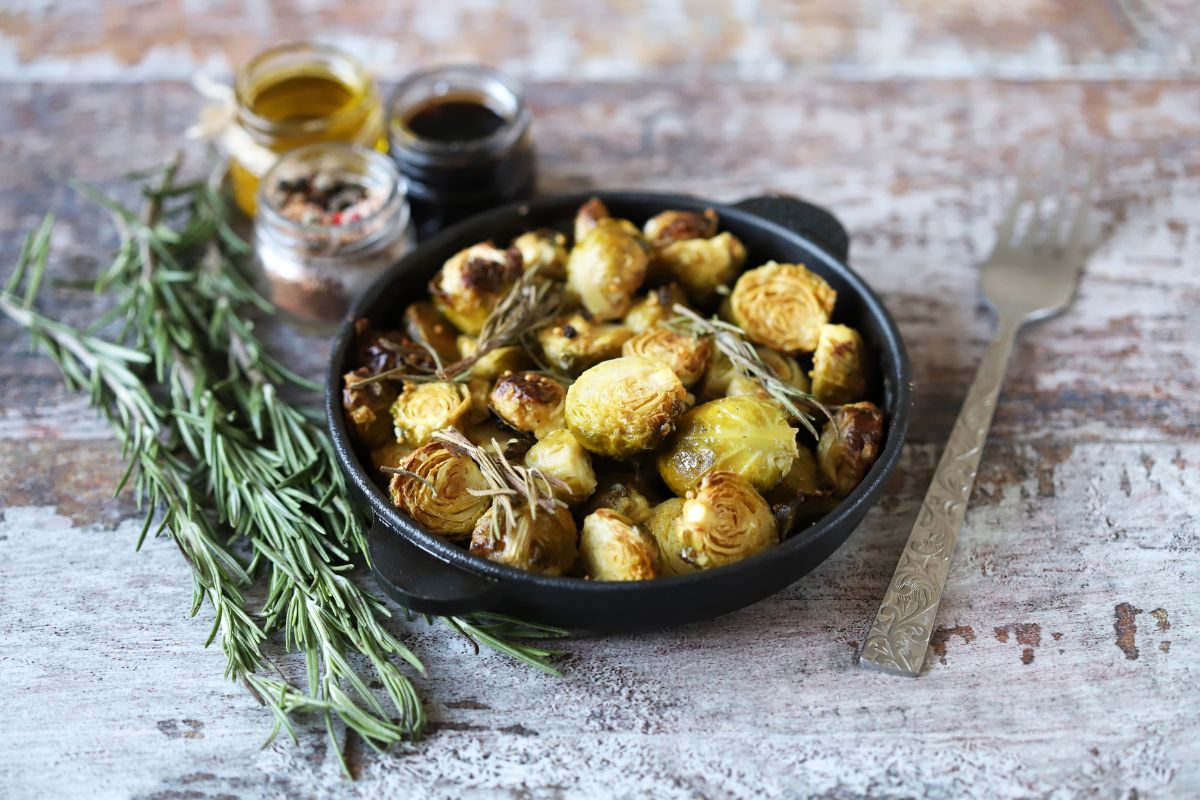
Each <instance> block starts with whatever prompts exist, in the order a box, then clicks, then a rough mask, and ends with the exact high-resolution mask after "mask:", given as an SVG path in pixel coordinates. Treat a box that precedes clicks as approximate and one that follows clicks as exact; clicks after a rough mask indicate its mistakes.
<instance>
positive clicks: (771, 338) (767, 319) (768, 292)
mask: <svg viewBox="0 0 1200 800" xmlns="http://www.w3.org/2000/svg"><path fill="white" fill-rule="evenodd" d="M836 300H837V292H835V291H834V290H833V287H832V286H830V285H829V284H828V283H826V282H825V279H824V278H822V277H821V276H820V275H817V274H816V273H814V272H810V271H809V270H808V269H806V268H805V267H804V266H802V265H800V264H777V263H775V262H774V261H771V262H769V263H767V264H765V265H764V266H761V267H758V268H757V269H752V270H749V271H748V272H745V273H743V275H742V277H740V278H738V282H737V284H736V285H735V286H734V287H733V294H732V295H730V298H729V313H730V316H731V317H732V318H733V322H734V323H735V324H736V325H737V326H738V327H740V328H741V329H742V330H743V331H745V332H746V336H747V337H749V338H750V339H751V340H752V341H754V342H757V343H758V344H765V345H767V346H769V347H774V348H776V349H778V350H782V351H784V352H786V353H810V352H812V351H813V350H815V349H816V347H817V339H818V337H819V335H820V331H821V326H822V325H824V324H825V323H827V322H829V315H830V314H831V313H832V312H833V304H834V302H835V301H836Z"/></svg>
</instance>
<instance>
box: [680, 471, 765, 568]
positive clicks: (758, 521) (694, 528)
mask: <svg viewBox="0 0 1200 800" xmlns="http://www.w3.org/2000/svg"><path fill="white" fill-rule="evenodd" d="M669 539H670V540H671V541H672V542H677V543H678V547H679V550H678V554H679V558H680V559H681V560H683V561H685V562H687V563H689V564H694V565H695V566H697V567H699V568H700V569H710V568H712V567H719V566H722V565H724V564H732V563H733V562H735V561H741V560H742V559H743V558H746V557H747V556H752V555H754V554H755V553H758V552H761V551H763V550H766V549H767V548H768V547H770V546H772V545H774V544H777V543H778V542H779V531H778V528H777V527H776V525H775V517H773V516H772V515H771V507H770V506H768V505H767V501H766V500H764V499H763V498H762V496H761V495H759V493H758V492H756V491H755V490H754V487H753V486H751V485H750V483H749V482H748V481H746V480H745V479H744V478H742V477H741V476H740V475H737V474H736V473H733V472H713V473H710V474H708V475H705V476H704V480H702V481H700V485H699V486H697V487H696V488H695V490H693V491H691V492H688V495H687V498H686V499H685V500H684V501H683V508H682V509H681V511H680V514H679V517H678V518H677V519H676V520H675V522H674V524H673V525H672V529H671V533H670V536H669Z"/></svg>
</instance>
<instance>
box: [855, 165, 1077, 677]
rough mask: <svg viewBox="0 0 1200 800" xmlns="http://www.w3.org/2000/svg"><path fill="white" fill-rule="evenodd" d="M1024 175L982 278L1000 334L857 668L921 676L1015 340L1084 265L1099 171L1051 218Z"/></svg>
mask: <svg viewBox="0 0 1200 800" xmlns="http://www.w3.org/2000/svg"><path fill="white" fill-rule="evenodd" d="M1068 162H1070V159H1068ZM1024 172H1025V174H1023V175H1022V177H1021V179H1019V180H1018V183H1017V193H1016V197H1015V199H1014V200H1013V202H1012V205H1011V206H1010V207H1009V209H1008V213H1007V214H1006V215H1005V217H1004V221H1003V222H1001V223H1000V227H999V229H998V231H997V235H996V247H995V249H994V250H993V251H992V254H991V256H990V257H989V258H988V260H987V262H986V263H985V264H984V265H983V271H982V276H981V284H982V288H983V294H984V297H985V299H986V300H987V303H988V305H989V306H991V308H992V310H993V311H994V312H995V315H996V318H997V322H998V324H997V326H996V334H995V336H994V338H993V339H992V343H991V344H990V345H989V346H988V349H987V352H986V353H985V354H984V357H983V362H982V363H981V364H980V365H979V370H978V371H977V372H976V373H975V380H974V381H973V382H972V383H971V388H970V389H969V390H968V392H967V398H966V400H964V401H963V406H962V410H961V411H959V414H958V419H957V421H955V423H954V430H953V431H952V432H951V434H950V439H949V441H948V442H947V443H946V449H945V451H944V452H943V453H942V458H941V461H939V462H938V466H937V471H936V472H934V475H933V483H932V484H931V485H930V487H929V491H928V492H927V493H926V495H925V502H924V503H923V504H922V506H921V511H920V513H919V514H918V515H917V521H916V524H915V525H913V529H912V533H911V534H909V537H908V542H907V544H905V545H904V552H903V553H902V554H901V555H900V563H899V564H897V566H896V573H895V575H893V576H892V582H891V585H890V586H888V589H887V593H886V594H885V595H884V597H883V602H882V603H881V604H880V606H879V612H878V613H877V614H876V616H875V620H874V622H872V623H871V629H870V631H868V633H867V636H866V639H865V640H864V642H863V648H862V652H861V653H860V654H859V663H860V664H861V665H862V666H865V667H872V668H876V669H880V670H884V671H885V672H891V673H894V674H896V675H907V676H909V677H913V678H915V677H917V675H918V674H920V672H921V665H922V664H923V663H924V661H925V651H926V650H927V649H928V648H929V638H930V635H931V634H932V632H933V623H934V620H935V618H936V617H937V609H938V604H939V603H940V602H941V599H942V590H943V588H944V587H945V585H946V573H947V572H948V571H949V569H950V557H951V556H952V555H953V554H954V545H955V543H956V542H957V541H958V533H959V530H960V529H961V528H962V523H963V517H964V515H965V514H966V511H967V502H968V501H969V499H970V497H971V488H972V487H973V486H974V484H975V473H976V472H977V471H978V469H979V457H980V455H981V454H982V452H983V446H984V443H985V442H986V441H987V435H988V430H989V428H991V425H992V415H993V413H994V412H995V410H996V400H997V398H998V397H999V395H1000V389H1001V386H1002V385H1003V383H1004V373H1005V371H1006V369H1007V368H1008V361H1009V357H1010V356H1011V355H1012V350H1013V344H1014V342H1015V341H1016V337H1017V334H1018V332H1019V331H1020V330H1021V328H1022V327H1023V326H1024V325H1026V324H1027V323H1029V322H1034V321H1037V320H1043V319H1047V318H1049V317H1052V316H1054V315H1055V314H1058V313H1059V312H1061V311H1062V310H1063V309H1065V308H1066V307H1067V306H1068V305H1069V304H1070V302H1071V297H1072V295H1073V294H1074V292H1075V285H1076V283H1077V282H1078V278H1079V272H1080V270H1081V268H1082V267H1083V263H1084V259H1085V257H1086V246H1087V242H1088V236H1087V227H1088V224H1087V222H1088V211H1089V208H1090V207H1091V199H1090V195H1091V191H1092V186H1093V184H1094V183H1095V178H1096V167H1095V165H1094V164H1093V165H1091V166H1090V167H1089V169H1088V179H1087V184H1086V186H1085V188H1084V189H1083V191H1082V193H1081V194H1080V197H1079V200H1078V201H1077V202H1076V203H1072V202H1071V201H1070V193H1069V183H1067V182H1066V181H1064V183H1067V187H1066V188H1064V191H1063V193H1062V194H1061V195H1060V197H1059V199H1058V203H1057V208H1056V209H1055V210H1054V212H1053V213H1052V214H1051V213H1049V212H1047V211H1046V210H1045V206H1046V198H1045V197H1037V198H1035V197H1034V196H1033V193H1032V191H1031V186H1030V184H1031V181H1030V178H1029V174H1028V171H1024ZM1070 173H1071V170H1070V169H1069V168H1068V169H1066V174H1067V175H1068V176H1069V175H1070ZM1026 209H1031V211H1029V212H1028V213H1029V214H1030V215H1031V216H1030V219H1029V222H1028V224H1026V225H1018V222H1019V221H1020V220H1021V218H1022V216H1023V215H1024V214H1025V213H1027V212H1026ZM1018 229H1020V230H1018Z"/></svg>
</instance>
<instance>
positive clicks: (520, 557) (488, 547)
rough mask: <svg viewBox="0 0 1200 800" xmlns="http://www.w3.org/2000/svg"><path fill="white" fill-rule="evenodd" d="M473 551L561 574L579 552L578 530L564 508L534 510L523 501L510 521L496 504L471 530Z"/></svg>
mask: <svg viewBox="0 0 1200 800" xmlns="http://www.w3.org/2000/svg"><path fill="white" fill-rule="evenodd" d="M493 519H494V520H495V524H494V525H493ZM497 528H498V531H499V536H498V537H497V536H496V529H497ZM471 552H472V553H474V554H475V555H477V556H482V557H483V558H486V559H488V560H489V561H495V562H496V563H498V564H507V565H508V566H510V567H517V568H518V569H525V570H529V571H530V572H540V573H542V574H543V575H562V574H564V573H566V572H567V571H568V570H569V569H571V567H572V566H574V564H575V560H576V559H577V558H578V556H579V534H578V533H577V531H576V529H575V520H574V519H572V518H571V512H570V511H568V510H567V509H565V508H559V509H556V510H555V511H548V510H547V509H545V508H539V509H537V513H536V514H534V513H533V512H532V511H531V510H530V507H529V506H527V505H520V506H517V508H516V509H515V513H514V515H513V520H512V522H511V524H510V522H509V519H508V516H507V515H506V514H505V513H504V511H503V510H501V509H500V508H499V507H498V506H497V505H496V504H493V505H492V507H491V508H489V509H488V510H487V513H485V514H484V515H483V516H482V517H480V518H479V522H478V523H476V525H475V530H474V531H473V532H472V533H471Z"/></svg>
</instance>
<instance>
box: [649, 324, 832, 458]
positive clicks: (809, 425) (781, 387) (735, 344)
mask: <svg viewBox="0 0 1200 800" xmlns="http://www.w3.org/2000/svg"><path fill="white" fill-rule="evenodd" d="M673 310H674V311H675V313H676V314H678V316H677V317H675V318H674V319H672V320H670V322H668V324H669V325H670V326H671V327H673V328H675V329H676V330H679V331H681V332H684V333H688V334H691V335H692V336H711V337H712V340H713V344H714V345H716V347H717V349H718V350H720V351H721V352H722V353H723V354H724V355H725V357H726V358H728V359H729V360H730V361H731V362H733V365H734V367H736V368H737V369H738V370H739V371H740V372H741V373H742V374H743V375H745V376H747V377H749V378H753V379H754V380H756V381H758V383H759V384H760V385H761V386H762V387H763V389H765V390H766V391H767V393H768V394H769V395H771V397H772V398H773V399H774V400H776V401H777V402H778V403H779V404H780V405H781V406H783V407H784V408H785V409H787V411H788V413H790V414H791V415H792V416H794V417H795V418H796V419H797V420H799V422H800V424H801V425H803V426H804V428H805V430H807V431H808V432H809V433H811V434H812V435H813V436H814V437H816V438H819V437H820V432H819V431H818V430H817V428H816V426H815V425H814V424H813V415H812V414H811V413H810V412H809V411H808V410H805V409H802V408H801V407H800V405H797V403H800V404H802V405H804V406H806V407H807V408H808V409H816V410H817V411H819V412H821V413H822V414H824V415H825V417H826V418H827V419H829V420H831V421H832V420H833V415H832V414H831V413H830V412H829V409H827V408H826V407H825V406H824V405H822V404H821V402H820V401H819V400H817V398H815V397H813V396H812V395H811V394H809V393H808V392H806V391H804V390H802V389H799V388H797V387H795V386H792V385H791V384H790V383H785V382H784V381H781V380H779V378H778V377H776V376H775V373H774V372H773V371H772V370H771V368H770V367H769V366H767V364H766V363H765V362H764V361H763V360H762V357H761V356H759V354H758V351H757V350H755V349H754V345H752V344H750V342H748V341H746V338H745V333H744V332H743V331H742V329H741V328H739V327H738V326H736V325H731V324H730V323H728V322H724V321H722V320H719V319H716V318H715V317H714V318H713V319H705V318H704V317H702V316H700V315H699V314H697V313H696V312H695V311H693V310H691V309H690V308H688V307H687V306H684V305H680V304H678V303H676V304H675V307H674V309H673Z"/></svg>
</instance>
